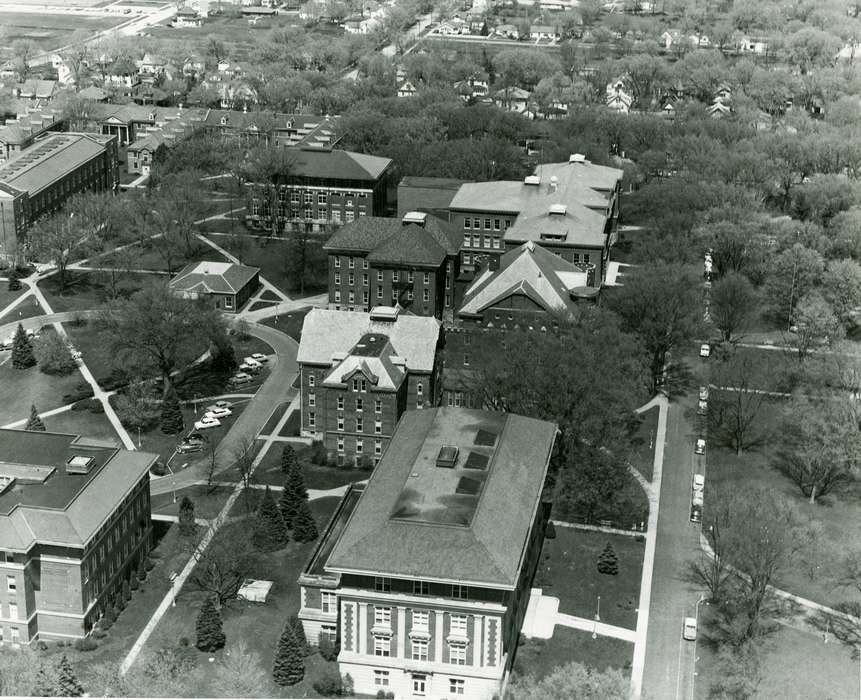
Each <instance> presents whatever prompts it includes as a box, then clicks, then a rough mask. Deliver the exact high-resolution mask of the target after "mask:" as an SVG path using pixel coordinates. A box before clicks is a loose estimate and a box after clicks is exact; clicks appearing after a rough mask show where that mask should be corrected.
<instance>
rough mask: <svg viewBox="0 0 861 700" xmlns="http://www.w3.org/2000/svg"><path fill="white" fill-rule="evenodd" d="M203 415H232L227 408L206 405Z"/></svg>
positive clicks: (215, 416)
mask: <svg viewBox="0 0 861 700" xmlns="http://www.w3.org/2000/svg"><path fill="white" fill-rule="evenodd" d="M203 415H204V416H212V417H213V418H227V416H231V415H233V411H231V410H230V409H229V408H219V407H218V406H208V407H207V409H206V412H205V413H204V414H203Z"/></svg>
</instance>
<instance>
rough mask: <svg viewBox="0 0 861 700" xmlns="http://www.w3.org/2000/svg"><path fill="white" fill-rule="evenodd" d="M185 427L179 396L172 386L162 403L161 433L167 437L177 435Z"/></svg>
mask: <svg viewBox="0 0 861 700" xmlns="http://www.w3.org/2000/svg"><path fill="white" fill-rule="evenodd" d="M184 427H185V423H184V422H183V419H182V409H181V408H180V406H179V396H177V394H176V389H174V388H173V386H172V385H171V386H170V387H169V388H168V390H167V393H166V394H165V395H164V399H163V400H162V402H161V432H163V433H164V434H165V435H176V434H177V433H181V432H182V430H183V428H184Z"/></svg>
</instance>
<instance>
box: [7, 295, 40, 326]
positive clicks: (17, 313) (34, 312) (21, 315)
mask: <svg viewBox="0 0 861 700" xmlns="http://www.w3.org/2000/svg"><path fill="white" fill-rule="evenodd" d="M5 308H6V307H5V306H0V311H2V310H3V309H5ZM44 313H45V309H43V308H42V305H41V304H40V303H39V302H38V300H37V299H36V297H35V296H33V295H32V294H31V295H30V296H29V297H28V298H27V299H24V301H22V302H21V303H20V304H18V306H16V307H15V308H14V309H12V311H10V312H9V313H8V314H6V315H5V316H0V326H2V325H5V324H7V323H12V322H13V321H20V320H22V319H25V318H32V317H33V316H41V315H42V314H44Z"/></svg>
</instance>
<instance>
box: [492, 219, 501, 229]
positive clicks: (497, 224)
mask: <svg viewBox="0 0 861 700" xmlns="http://www.w3.org/2000/svg"><path fill="white" fill-rule="evenodd" d="M499 227H500V221H499V219H494V220H493V230H494V231H499Z"/></svg>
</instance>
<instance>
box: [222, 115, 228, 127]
mask: <svg viewBox="0 0 861 700" xmlns="http://www.w3.org/2000/svg"><path fill="white" fill-rule="evenodd" d="M225 124H227V115H226V114H225V115H224V116H223V117H221V125H222V126H224V125H225Z"/></svg>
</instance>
